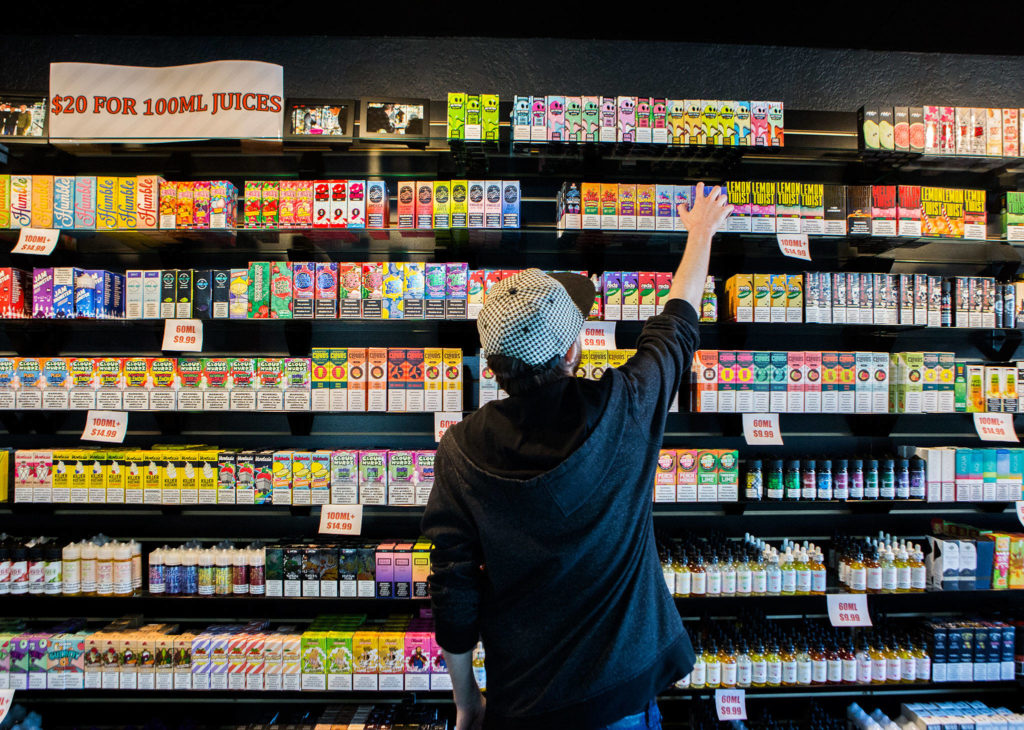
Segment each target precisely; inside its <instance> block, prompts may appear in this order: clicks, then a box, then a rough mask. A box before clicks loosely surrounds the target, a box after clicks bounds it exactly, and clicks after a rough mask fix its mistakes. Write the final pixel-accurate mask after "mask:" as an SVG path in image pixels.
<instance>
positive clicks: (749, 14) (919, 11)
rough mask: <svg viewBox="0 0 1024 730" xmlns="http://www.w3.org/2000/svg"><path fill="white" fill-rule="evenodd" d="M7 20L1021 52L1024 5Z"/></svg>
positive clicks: (378, 8) (649, 6) (439, 6)
mask: <svg viewBox="0 0 1024 730" xmlns="http://www.w3.org/2000/svg"><path fill="white" fill-rule="evenodd" d="M12 5H13V3H12ZM3 20H4V22H3V27H2V28H0V34H3V35H7V36H8V42H10V41H11V36H16V35H18V34H31V35H55V34H56V35H73V34H83V35H97V34H100V35H106V34H109V35H178V36H180V35H236V36H237V35H252V36H282V35H288V36H314V35H334V36H484V37H488V36H490V37H503V38H519V37H523V38H597V39H608V40H641V41H642V40H659V41H687V42H708V43H725V44H730V43H737V44H757V45H762V44H763V45H786V46H809V47H824V48H864V49H872V50H901V51H923V52H938V53H981V54H1007V55H1022V54H1024V40H1022V39H1024V32H1022V27H1024V16H1022V15H1021V12H1020V8H1019V6H1017V7H1016V8H1015V7H1014V6H1013V5H1010V4H1006V6H1005V7H1003V4H1002V3H1000V2H998V1H996V2H989V3H987V4H985V3H980V2H968V0H960V2H957V3H953V2H945V0H932V1H931V2H929V0H890V1H888V2H887V1H886V0H875V1H874V2H870V3H857V2H851V1H850V0H846V1H845V2H843V1H842V0H840V1H839V2H835V1H834V0H832V1H827V0H823V1H822V2H818V3H797V2H778V1H777V0H776V1H774V2H773V1H772V0H762V1H761V2H759V3H756V4H755V3H748V2H745V0H733V1H732V2H729V1H728V0H698V1H697V2H693V1H692V0H691V1H689V2H679V3H676V4H672V5H669V4H668V3H666V2H664V0H639V2H637V1H636V0H611V2H596V1H595V0H574V1H573V2H564V1H563V2H558V1H557V0H555V2H548V3H531V2H516V0H476V1H475V2H471V3H439V2H432V1H431V0H420V2H418V3H414V2H406V1H405V0H392V1H391V2H387V0H385V1H384V2H372V1H369V0H355V2H352V1H351V0H350V1H349V2H329V0H328V1H325V0H299V2H295V1H294V0H279V1H278V2H266V1H265V0H243V1H242V2H224V1H222V2H208V1H207V2H202V3H200V2H193V1H192V0H180V1H179V2H166V0H164V1H161V2H154V3H140V2H138V1H136V2H127V1H126V0H107V1H105V2H102V3H62V4H60V5H59V6H55V4H53V3H47V2H29V3H18V4H17V5H16V7H14V8H12V9H10V11H8V10H6V9H5V11H4V13H3ZM652 60H653V61H654V62H656V59H652Z"/></svg>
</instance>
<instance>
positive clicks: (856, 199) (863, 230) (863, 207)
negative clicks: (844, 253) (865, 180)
mask: <svg viewBox="0 0 1024 730" xmlns="http://www.w3.org/2000/svg"><path fill="white" fill-rule="evenodd" d="M846 227H847V235H850V236H868V235H870V234H871V186H870V185H849V186H847V188H846Z"/></svg>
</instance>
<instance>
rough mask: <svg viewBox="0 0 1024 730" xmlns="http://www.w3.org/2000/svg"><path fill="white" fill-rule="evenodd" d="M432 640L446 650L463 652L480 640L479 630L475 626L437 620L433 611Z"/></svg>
mask: <svg viewBox="0 0 1024 730" xmlns="http://www.w3.org/2000/svg"><path fill="white" fill-rule="evenodd" d="M434 641H435V642H437V643H438V645H440V647H441V648H442V649H444V650H445V651H447V652H451V653H452V654H465V653H466V652H467V651H472V650H473V648H474V647H475V646H476V644H477V642H478V641H480V631H479V629H478V628H477V627H476V626H453V625H451V624H448V623H446V622H444V621H439V620H438V618H437V614H436V613H435V614H434Z"/></svg>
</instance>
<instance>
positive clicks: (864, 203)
mask: <svg viewBox="0 0 1024 730" xmlns="http://www.w3.org/2000/svg"><path fill="white" fill-rule="evenodd" d="M724 188H725V190H726V194H727V196H728V201H729V204H730V205H732V206H733V210H732V213H731V214H730V215H729V217H728V218H726V221H725V225H724V227H723V230H724V231H726V232H729V233H793V234H796V233H807V234H809V235H825V236H846V235H850V236H884V237H895V236H907V237H914V238H917V237H921V236H934V237H942V238H971V239H984V238H986V235H987V226H988V216H987V213H986V207H985V206H986V202H985V191H984V190H962V189H959V188H935V187H921V186H918V185H824V184H819V183H799V182H751V181H748V180H741V181H732V182H727V183H725V184H724ZM711 189H712V186H711V185H708V186H707V187H706V188H705V193H709V192H710V191H711ZM695 195H696V186H694V185H644V184H635V183H575V182H567V183H563V185H562V187H561V188H560V189H559V192H558V196H557V198H556V215H557V218H556V221H557V222H556V227H557V228H558V229H559V230H581V229H582V230H640V231H685V230H686V225H685V223H684V222H683V220H682V219H681V218H679V216H678V214H677V207H678V206H679V205H684V206H686V208H687V209H690V208H691V207H692V205H693V200H694V196H695Z"/></svg>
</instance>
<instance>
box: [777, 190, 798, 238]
mask: <svg viewBox="0 0 1024 730" xmlns="http://www.w3.org/2000/svg"><path fill="white" fill-rule="evenodd" d="M800 188H801V185H800V183H790V182H780V183H777V202H776V205H775V219H776V231H777V232H778V233H800V232H801V212H802V208H801V204H800Z"/></svg>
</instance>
